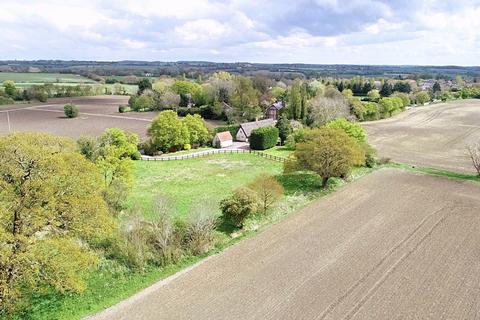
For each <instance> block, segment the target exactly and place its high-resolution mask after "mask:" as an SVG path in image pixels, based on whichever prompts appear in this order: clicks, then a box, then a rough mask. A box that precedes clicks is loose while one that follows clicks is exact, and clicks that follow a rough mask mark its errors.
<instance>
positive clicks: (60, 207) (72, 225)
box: [0, 133, 113, 314]
mask: <svg viewBox="0 0 480 320" xmlns="http://www.w3.org/2000/svg"><path fill="white" fill-rule="evenodd" d="M0 172H1V175H0V310H3V312H12V311H14V308H15V307H16V306H18V305H19V303H20V302H21V301H22V298H24V297H22V293H23V292H31V293H35V292H40V291H43V290H50V289H53V290H55V291H58V292H60V293H66V292H81V291H83V289H84V288H85V283H84V276H85V275H86V273H87V272H88V271H89V270H90V269H91V268H93V267H95V265H96V261H97V259H96V255H95V254H94V252H93V250H92V249H91V245H95V244H97V243H98V241H100V240H101V239H103V238H104V237H107V236H109V235H110V234H111V232H112V227H113V224H112V220H111V217H110V215H109V214H108V211H107V207H106V205H105V202H104V201H103V199H102V197H101V194H100V189H99V188H98V186H99V185H100V177H99V175H98V172H97V170H96V168H95V166H94V165H93V164H92V163H91V162H89V161H87V160H86V159H85V158H84V157H82V156H81V155H80V154H78V153H76V152H75V148H74V144H73V141H71V140H69V139H67V138H59V137H54V136H51V135H47V134H39V133H15V134H10V135H7V136H3V137H0ZM1 312H2V311H0V314H1Z"/></svg>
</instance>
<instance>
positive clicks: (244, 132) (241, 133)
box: [236, 119, 277, 141]
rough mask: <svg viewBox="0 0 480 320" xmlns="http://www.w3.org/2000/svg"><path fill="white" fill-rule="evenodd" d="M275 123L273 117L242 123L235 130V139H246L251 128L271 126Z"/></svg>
mask: <svg viewBox="0 0 480 320" xmlns="http://www.w3.org/2000/svg"><path fill="white" fill-rule="evenodd" d="M276 123H277V121H276V120H274V119H265V120H260V121H253V122H245V123H242V124H241V125H240V128H239V129H238V131H237V134H236V140H237V141H248V138H250V133H252V130H253V129H257V128H262V127H273V126H275V124H276Z"/></svg>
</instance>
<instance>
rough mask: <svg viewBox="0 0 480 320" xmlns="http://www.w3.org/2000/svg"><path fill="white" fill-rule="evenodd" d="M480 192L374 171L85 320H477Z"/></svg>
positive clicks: (435, 180) (451, 183) (435, 179)
mask: <svg viewBox="0 0 480 320" xmlns="http://www.w3.org/2000/svg"><path fill="white" fill-rule="evenodd" d="M479 195H480V186H479V185H478V184H472V183H466V182H458V181H453V180H447V179H444V178H438V177H432V176H425V175H420V174H415V173H410V172H405V171H401V170H394V169H383V170H380V171H377V172H375V173H373V174H371V175H369V176H367V177H365V178H363V179H361V180H359V181H357V182H354V183H352V184H351V185H349V186H347V187H346V188H345V189H343V190H342V191H339V192H336V193H334V194H332V195H330V196H328V197H325V198H323V199H320V200H319V201H317V202H315V203H314V204H312V205H311V206H309V207H308V208H306V209H304V210H302V211H301V212H299V213H298V214H295V215H293V216H291V217H289V218H288V219H287V220H286V221H284V222H282V223H279V224H277V225H274V226H272V227H270V228H269V229H267V230H266V231H264V232H263V233H261V234H259V235H258V236H255V237H252V238H250V239H247V240H245V241H242V242H240V243H239V244H237V245H235V246H233V247H231V248H229V249H227V250H226V251H224V252H222V253H220V254H218V255H216V256H214V257H212V258H210V259H207V260H206V261H204V262H203V263H201V264H199V265H197V266H196V267H194V268H192V270H189V271H187V272H183V273H181V274H177V275H175V276H174V277H175V278H172V279H167V280H166V281H163V282H161V283H158V284H156V285H154V286H153V287H151V288H149V289H147V290H145V291H142V292H140V293H138V294H137V295H135V296H133V297H132V298H130V299H127V300H125V301H123V302H122V303H120V304H119V305H117V306H114V307H112V308H110V309H107V310H105V311H104V312H102V313H100V314H98V315H96V316H94V317H92V319H95V320H102V319H145V320H148V319H387V318H393V317H394V318H399V319H440V318H445V319H446V318H449V319H474V318H478V317H480V290H479V287H480V277H479V276H478V275H479V274H480V263H478V261H479V259H480V233H479V232H478V230H479V229H480V196H479Z"/></svg>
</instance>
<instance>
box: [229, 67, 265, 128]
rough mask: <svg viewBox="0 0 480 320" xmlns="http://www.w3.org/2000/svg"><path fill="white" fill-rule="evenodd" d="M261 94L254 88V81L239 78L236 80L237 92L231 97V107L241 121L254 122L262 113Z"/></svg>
mask: <svg viewBox="0 0 480 320" xmlns="http://www.w3.org/2000/svg"><path fill="white" fill-rule="evenodd" d="M259 95H260V94H259V92H258V90H256V89H255V88H254V87H253V84H252V80H250V79H249V78H246V77H242V76H238V77H236V78H235V90H234V91H233V94H232V96H231V97H230V105H231V106H232V107H233V108H234V109H235V112H236V113H237V115H238V116H237V117H238V118H239V119H240V120H253V119H255V117H256V116H258V115H259V114H260V113H261V110H260V107H259V103H258V98H259Z"/></svg>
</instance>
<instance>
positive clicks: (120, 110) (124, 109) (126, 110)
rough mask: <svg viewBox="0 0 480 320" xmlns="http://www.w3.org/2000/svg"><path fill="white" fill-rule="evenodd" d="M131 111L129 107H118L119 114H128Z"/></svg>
mask: <svg viewBox="0 0 480 320" xmlns="http://www.w3.org/2000/svg"><path fill="white" fill-rule="evenodd" d="M129 109H130V108H129V107H128V106H125V105H120V106H118V112H119V113H125V112H128V111H129Z"/></svg>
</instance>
